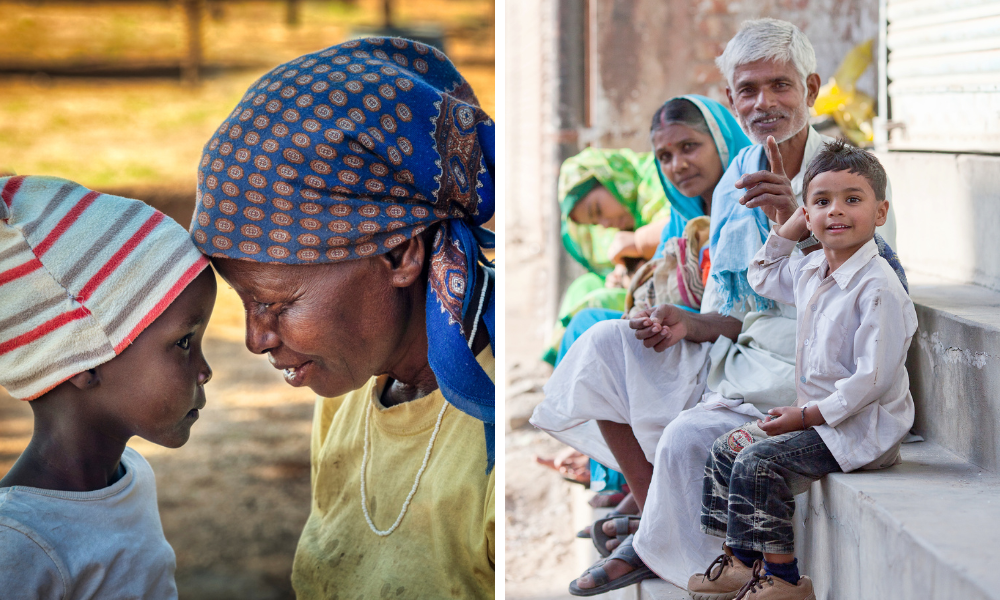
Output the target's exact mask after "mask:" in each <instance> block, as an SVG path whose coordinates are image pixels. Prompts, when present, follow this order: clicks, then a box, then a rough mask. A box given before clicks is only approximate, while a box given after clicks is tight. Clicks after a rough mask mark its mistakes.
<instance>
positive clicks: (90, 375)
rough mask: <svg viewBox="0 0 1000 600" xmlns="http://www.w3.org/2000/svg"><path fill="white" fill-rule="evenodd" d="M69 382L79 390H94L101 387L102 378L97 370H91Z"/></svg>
mask: <svg viewBox="0 0 1000 600" xmlns="http://www.w3.org/2000/svg"><path fill="white" fill-rule="evenodd" d="M69 382H70V383H71V384H73V385H74V386H76V387H77V389H80V390H92V389H94V388H96V387H97V386H99V385H101V376H100V375H99V374H98V373H97V369H90V370H88V371H84V372H83V373H77V374H76V375H74V376H72V377H70V378H69Z"/></svg>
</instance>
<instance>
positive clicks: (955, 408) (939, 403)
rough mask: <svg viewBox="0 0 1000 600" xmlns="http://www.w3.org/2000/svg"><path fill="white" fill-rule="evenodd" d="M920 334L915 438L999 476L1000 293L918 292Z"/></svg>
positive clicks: (971, 289)
mask: <svg viewBox="0 0 1000 600" xmlns="http://www.w3.org/2000/svg"><path fill="white" fill-rule="evenodd" d="M910 297H911V298H913V302H914V304H915V305H916V310H917V320H918V323H919V329H918V331H917V334H916V335H915V336H914V339H913V342H912V343H911V345H910V354H909V358H908V360H907V364H906V367H907V370H908V371H909V374H910V391H911V393H912V394H913V400H914V403H915V404H916V422H915V424H914V428H915V429H916V430H917V433H919V434H921V435H923V436H924V437H925V438H926V439H927V440H929V441H933V442H935V443H938V444H940V445H942V446H944V447H945V448H948V449H949V450H951V451H953V452H954V453H956V454H958V455H959V456H960V457H962V458H964V459H966V460H968V461H969V462H971V463H972V464H974V465H978V466H980V467H982V468H984V469H986V470H988V471H991V472H993V473H1000V293H997V292H994V291H991V290H987V289H985V288H981V287H978V286H972V285H919V286H917V285H915V286H912V287H911V289H910Z"/></svg>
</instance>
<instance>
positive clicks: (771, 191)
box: [736, 136, 799, 225]
mask: <svg viewBox="0 0 1000 600" xmlns="http://www.w3.org/2000/svg"><path fill="white" fill-rule="evenodd" d="M764 152H765V153H766V154H767V162H768V163H770V164H771V170H770V171H757V172H756V173H750V174H749V175H744V176H743V177H740V178H739V179H738V180H737V181H736V187H738V188H740V189H746V190H747V193H746V194H744V195H743V197H742V198H740V204H742V205H743V206H746V207H747V208H757V207H758V206H759V207H761V208H762V209H763V210H764V214H765V215H767V218H768V219H771V220H772V221H774V222H775V223H777V224H779V225H782V224H784V222H785V221H787V220H788V219H789V218H790V217H791V216H792V214H793V213H794V212H795V210H796V209H797V208H798V206H799V205H798V203H797V202H796V201H795V194H794V193H793V192H792V182H791V181H790V180H789V179H788V177H787V176H786V175H785V166H784V163H783V162H782V160H781V153H780V152H778V144H777V142H775V141H774V138H773V137H772V136H767V141H766V142H764Z"/></svg>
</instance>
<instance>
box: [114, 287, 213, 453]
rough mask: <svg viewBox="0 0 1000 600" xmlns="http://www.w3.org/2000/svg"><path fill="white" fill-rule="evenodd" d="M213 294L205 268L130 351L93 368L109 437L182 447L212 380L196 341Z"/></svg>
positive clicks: (201, 330) (203, 332) (200, 340)
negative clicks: (114, 436)
mask: <svg viewBox="0 0 1000 600" xmlns="http://www.w3.org/2000/svg"><path fill="white" fill-rule="evenodd" d="M215 293H216V284H215V275H214V273H213V272H212V269H210V268H207V269H205V270H204V271H202V272H201V274H200V275H198V277H196V278H195V280H194V281H192V282H191V283H190V284H188V286H187V287H186V288H185V289H184V291H183V292H181V294H180V295H179V296H178V297H177V298H176V299H175V300H174V301H173V302H172V303H171V304H170V306H168V307H167V309H166V310H165V311H163V313H161V314H160V316H159V317H158V318H157V319H156V320H155V321H153V323H152V324H151V325H150V326H149V327H147V328H146V329H145V330H144V331H143V332H142V333H141V334H139V337H137V338H136V340H135V342H133V343H132V345H131V346H129V347H127V348H126V349H125V350H123V351H122V353H121V354H119V355H118V356H117V357H115V358H114V359H112V360H111V361H109V362H107V363H105V364H103V365H101V366H99V367H97V373H98V376H99V377H100V386H99V387H98V389H97V392H98V396H99V397H100V403H101V404H102V405H103V407H102V412H103V415H101V416H100V417H99V418H101V419H102V421H101V422H104V423H110V424H112V429H111V430H110V431H109V433H110V434H111V435H125V436H132V435H138V436H139V437H141V438H144V439H146V440H149V441H150V442H153V443H156V444H160V445H161V446H166V447H168V448H177V447H180V446H182V445H184V443H185V442H187V440H188V437H189V436H190V435H191V426H192V425H193V424H194V422H195V421H196V420H197V419H198V411H199V409H201V408H203V407H204V406H205V388H204V385H205V383H207V382H208V380H209V379H210V378H211V377H212V369H211V368H210V367H209V366H208V363H207V362H206V361H205V357H204V355H202V352H201V342H202V337H203V336H204V334H205V327H206V326H207V325H208V319H209V318H210V317H211V316H212V308H213V306H214V304H215Z"/></svg>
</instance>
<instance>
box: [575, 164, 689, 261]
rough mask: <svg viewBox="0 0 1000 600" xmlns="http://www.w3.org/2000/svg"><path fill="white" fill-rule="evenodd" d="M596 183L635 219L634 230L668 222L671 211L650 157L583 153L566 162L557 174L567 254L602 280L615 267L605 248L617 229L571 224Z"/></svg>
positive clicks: (655, 165) (657, 172)
mask: <svg viewBox="0 0 1000 600" xmlns="http://www.w3.org/2000/svg"><path fill="white" fill-rule="evenodd" d="M598 183H600V184H601V185H603V186H604V187H605V188H607V189H608V191H609V192H611V195H612V196H613V197H614V198H615V199H616V200H617V201H618V202H619V203H620V204H621V205H622V206H623V207H625V209H626V210H628V212H629V213H630V214H631V215H632V217H633V218H634V219H635V228H636V229H638V228H639V227H642V226H643V225H647V224H649V223H652V222H654V221H657V220H660V219H666V218H669V217H670V206H669V204H668V203H667V197H666V195H665V194H664V192H663V189H664V188H663V185H662V184H661V183H660V180H659V169H658V166H657V163H656V159H655V157H654V156H653V154H652V153H650V152H642V153H638V152H633V151H632V150H629V149H627V148H626V149H621V150H607V149H601V148H587V149H586V150H584V151H583V152H581V153H579V154H577V155H576V156H573V157H570V158H568V159H566V160H565V161H564V162H563V164H562V168H561V169H560V170H559V206H560V209H561V211H562V239H563V246H565V247H566V251H567V252H569V253H570V255H571V256H572V257H573V258H574V259H576V261H577V262H579V263H580V264H581V265H583V266H584V267H585V268H586V269H587V270H588V271H591V272H593V273H597V274H598V275H602V276H603V275H606V274H607V273H609V272H610V271H611V270H612V269H613V268H614V265H613V264H612V263H611V261H610V260H608V247H609V246H610V245H611V240H612V238H613V237H614V234H615V233H617V231H618V230H617V229H614V228H606V227H602V226H600V225H581V224H579V223H575V222H573V221H572V220H571V219H570V218H569V213H570V211H571V210H573V207H574V206H576V204H577V203H578V202H579V201H580V200H581V199H583V197H584V196H586V195H587V194H588V193H589V192H590V191H591V190H592V189H594V186H595V185H596V184H598Z"/></svg>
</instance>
